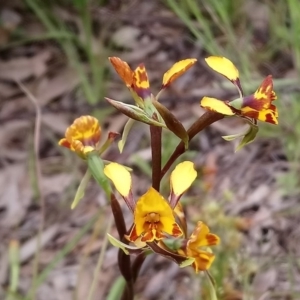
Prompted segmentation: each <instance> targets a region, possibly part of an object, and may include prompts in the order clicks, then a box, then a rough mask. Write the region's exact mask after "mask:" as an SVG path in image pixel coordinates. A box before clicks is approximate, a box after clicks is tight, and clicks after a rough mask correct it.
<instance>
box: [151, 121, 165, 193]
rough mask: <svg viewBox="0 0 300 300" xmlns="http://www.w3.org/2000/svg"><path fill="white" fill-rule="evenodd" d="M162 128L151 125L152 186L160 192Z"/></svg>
mask: <svg viewBox="0 0 300 300" xmlns="http://www.w3.org/2000/svg"><path fill="white" fill-rule="evenodd" d="M161 131H162V128H161V127H157V126H152V125H150V135H151V154H152V186H153V188H155V189H156V190H157V191H158V192H159V188H160V181H161V177H160V173H161Z"/></svg>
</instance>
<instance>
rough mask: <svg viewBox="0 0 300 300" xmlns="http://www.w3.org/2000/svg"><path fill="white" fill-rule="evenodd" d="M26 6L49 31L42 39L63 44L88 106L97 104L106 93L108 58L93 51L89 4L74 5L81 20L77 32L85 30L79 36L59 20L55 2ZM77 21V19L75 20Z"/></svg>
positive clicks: (81, 1) (29, 2)
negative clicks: (105, 66) (50, 38)
mask: <svg viewBox="0 0 300 300" xmlns="http://www.w3.org/2000/svg"><path fill="white" fill-rule="evenodd" d="M26 3H27V5H28V6H29V8H30V9H32V11H33V12H34V13H35V14H36V15H37V17H38V18H39V19H40V21H41V23H42V24H43V25H44V26H45V28H46V29H47V35H46V36H45V37H43V36H42V37H40V39H43V38H44V39H47V38H49V37H52V38H53V39H54V40H56V41H57V42H58V43H59V44H60V46H61V47H62V49H63V50H64V53H65V55H66V57H67V58H68V61H69V64H70V66H71V67H72V68H74V70H75V71H76V72H77V74H78V76H79V78H80V86H81V89H82V90H83V93H84V95H85V98H86V100H87V102H88V103H89V104H92V105H94V104H96V103H98V102H99V101H100V99H102V98H103V96H104V92H105V91H104V87H105V86H104V84H103V82H104V80H103V79H104V63H105V61H106V58H105V60H104V57H105V56H103V57H102V56H101V55H100V54H99V53H98V52H95V51H94V50H93V45H94V41H93V38H92V19H91V13H90V8H89V5H88V1H87V0H77V1H75V3H74V4H75V8H77V9H78V15H79V19H78V20H77V21H78V23H79V26H80V28H79V29H78V30H82V32H80V34H76V33H75V32H74V31H72V30H71V28H69V27H68V26H67V24H66V23H65V22H64V21H62V20H61V18H59V17H57V16H56V14H55V7H54V3H53V2H46V1H40V0H26ZM76 18H78V17H77V16H76ZM82 53H83V54H84V59H85V60H86V61H87V63H88V66H89V68H88V70H90V73H91V74H90V76H89V74H88V71H87V68H86V66H84V64H83V63H82V61H81V57H80V56H81V54H82Z"/></svg>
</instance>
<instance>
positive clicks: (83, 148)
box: [58, 116, 101, 158]
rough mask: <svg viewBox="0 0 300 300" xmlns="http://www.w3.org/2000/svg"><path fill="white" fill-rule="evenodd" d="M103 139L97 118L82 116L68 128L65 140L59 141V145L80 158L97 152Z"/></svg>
mask: <svg viewBox="0 0 300 300" xmlns="http://www.w3.org/2000/svg"><path fill="white" fill-rule="evenodd" d="M100 137H101V127H100V125H99V122H98V120H97V119H96V118H94V117H92V116H81V117H79V118H77V119H76V120H75V121H74V122H73V124H72V125H71V126H70V127H68V128H67V130H66V133H65V138H62V139H61V140H60V141H59V143H58V144H59V145H60V146H63V147H66V148H68V149H70V150H72V151H74V152H76V153H77V154H78V155H79V156H80V157H82V158H85V157H86V155H87V154H88V153H89V152H91V151H94V150H97V147H98V144H99V141H100Z"/></svg>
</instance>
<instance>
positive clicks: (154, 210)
mask: <svg viewBox="0 0 300 300" xmlns="http://www.w3.org/2000/svg"><path fill="white" fill-rule="evenodd" d="M148 214H156V215H157V217H158V218H159V220H160V222H161V223H162V226H163V228H162V231H164V232H167V233H169V234H172V232H173V224H174V223H175V218H174V215H173V211H172V209H171V207H170V205H169V202H168V201H167V200H166V199H164V197H163V196H162V195H161V194H160V193H158V192H157V191H156V190H155V189H154V188H152V187H151V188H150V189H149V190H148V191H147V192H146V193H145V194H144V195H143V196H141V197H140V198H139V200H138V201H137V203H136V207H135V211H134V223H135V225H136V232H137V235H138V236H140V235H141V234H142V233H143V231H144V225H145V217H146V216H147V215H148Z"/></svg>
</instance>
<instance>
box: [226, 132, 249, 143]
mask: <svg viewBox="0 0 300 300" xmlns="http://www.w3.org/2000/svg"><path fill="white" fill-rule="evenodd" d="M244 135H245V132H243V133H238V134H232V135H223V136H222V138H223V139H224V140H225V141H228V142H230V141H233V140H235V139H237V138H240V137H242V136H244Z"/></svg>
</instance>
